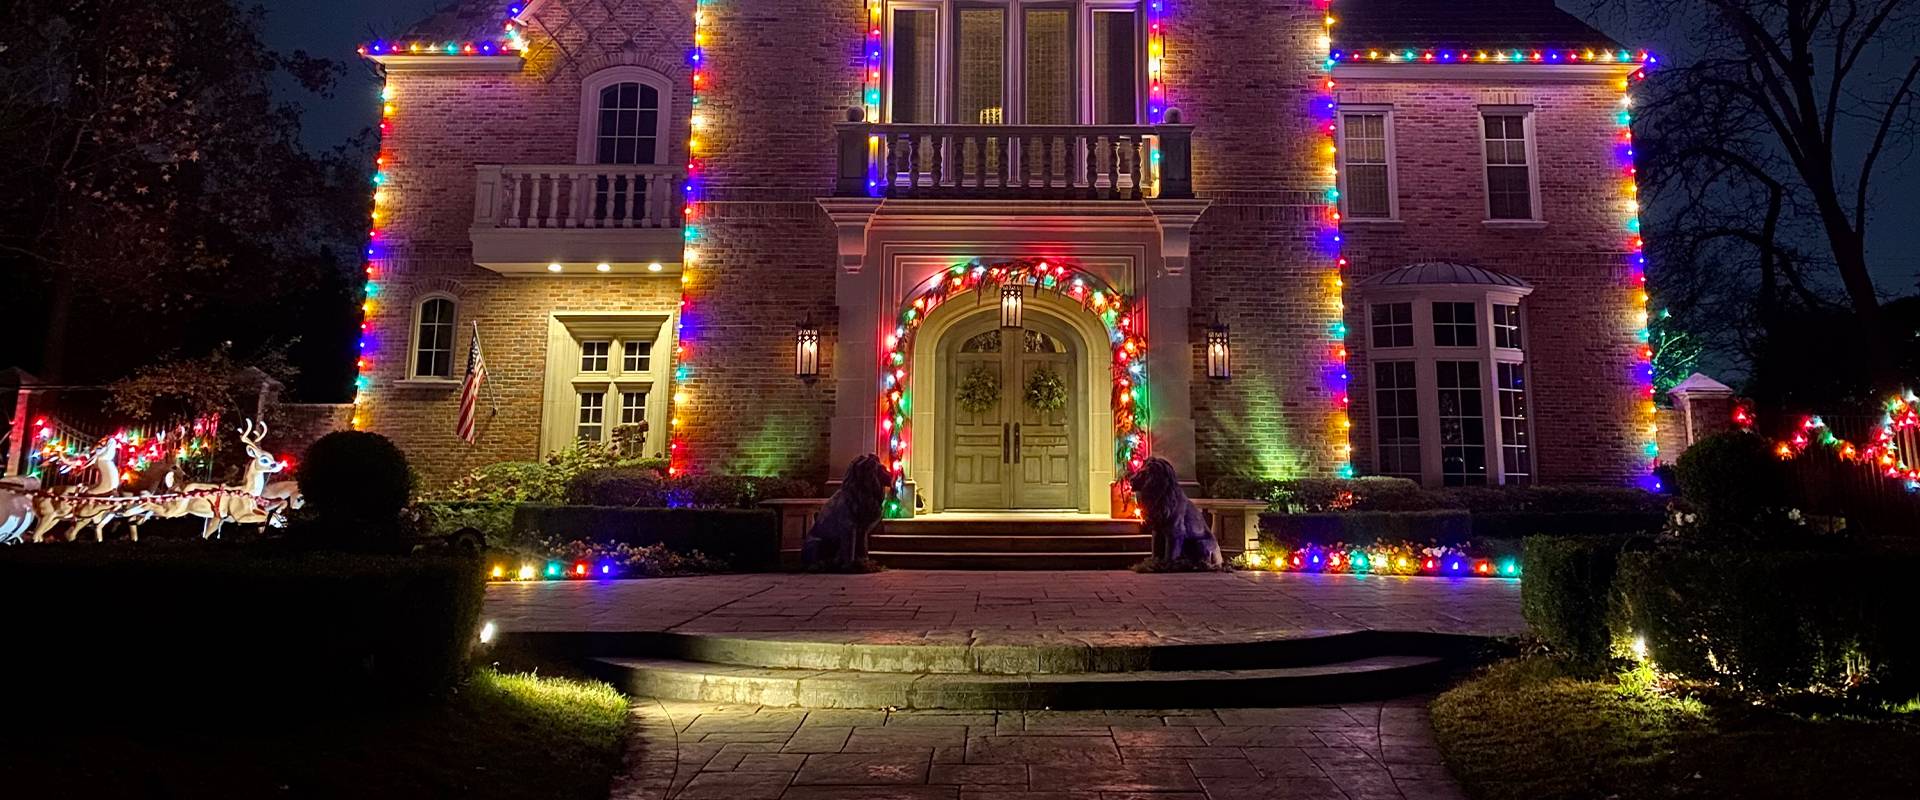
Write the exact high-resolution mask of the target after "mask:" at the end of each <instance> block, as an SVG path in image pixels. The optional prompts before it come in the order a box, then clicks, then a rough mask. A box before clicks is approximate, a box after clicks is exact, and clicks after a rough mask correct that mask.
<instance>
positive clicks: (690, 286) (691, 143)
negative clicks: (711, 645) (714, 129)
mask: <svg viewBox="0 0 1920 800" xmlns="http://www.w3.org/2000/svg"><path fill="white" fill-rule="evenodd" d="M712 5H713V0H695V3H694V10H693V47H692V49H690V50H688V51H687V71H688V73H689V75H691V82H692V88H693V95H692V96H693V100H692V103H693V116H692V120H691V127H692V128H693V131H692V133H691V134H689V135H688V136H687V182H686V185H685V186H684V187H683V193H684V195H685V206H683V208H682V210H681V229H680V233H681V238H682V239H683V243H682V246H681V255H680V315H679V321H678V323H677V324H676V325H675V327H674V346H673V386H672V391H673V394H672V395H671V396H670V398H669V399H670V401H671V405H670V406H669V407H668V411H667V416H668V419H667V429H668V430H667V475H669V476H678V475H685V474H687V473H688V472H690V471H691V470H692V469H693V462H692V454H691V453H690V452H689V451H688V448H687V426H686V422H687V411H688V400H689V397H690V394H691V392H692V391H693V387H692V379H693V351H694V348H695V346H696V335H697V332H698V330H699V326H698V320H699V317H698V310H699V309H698V306H696V305H695V304H694V300H693V298H694V294H695V292H696V291H697V288H696V284H695V283H694V280H693V268H694V265H695V264H696V263H698V261H699V255H700V233H701V229H700V219H701V211H702V207H701V202H700V201H701V194H700V190H701V185H702V176H701V171H702V169H701V168H702V166H703V165H702V163H701V161H702V159H701V156H702V154H703V153H704V150H705V144H706V136H707V135H708V133H707V129H708V126H709V124H710V123H709V121H708V120H709V117H708V114H707V110H706V108H705V106H704V105H703V101H704V100H705V97H706V95H707V93H708V92H709V91H710V89H711V75H710V74H709V72H708V69H707V30H708V26H709V25H711V24H712V11H711V10H710V8H711V6H712Z"/></svg>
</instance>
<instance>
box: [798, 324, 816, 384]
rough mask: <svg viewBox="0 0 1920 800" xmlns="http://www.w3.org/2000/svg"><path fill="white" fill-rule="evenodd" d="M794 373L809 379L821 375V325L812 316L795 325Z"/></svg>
mask: <svg viewBox="0 0 1920 800" xmlns="http://www.w3.org/2000/svg"><path fill="white" fill-rule="evenodd" d="M793 374H794V375H795V376H797V377H800V378H803V379H805V380H809V381H810V380H813V379H814V378H817V377H820V326H818V325H815V324H813V318H812V317H808V318H807V320H806V321H805V322H802V323H800V324H799V325H797V326H794V329H793Z"/></svg>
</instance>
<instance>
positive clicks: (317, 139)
mask: <svg viewBox="0 0 1920 800" xmlns="http://www.w3.org/2000/svg"><path fill="white" fill-rule="evenodd" d="M760 1H761V2H764V1H765V0H760ZM241 2H247V0H241ZM257 2H259V3H260V4H261V5H263V6H265V7H266V9H267V23H266V39H267V44H268V45H269V46H271V47H273V48H274V49H276V50H281V51H292V50H295V49H304V50H306V51H308V52H309V53H311V54H313V55H316V56H325V57H328V58H334V59H338V60H340V61H342V62H344V63H345V64H346V65H347V74H346V77H345V78H344V79H342V80H341V82H340V85H339V87H338V89H337V90H336V91H335V93H334V96H333V97H332V98H319V97H314V96H312V95H307V94H305V93H304V92H299V91H297V90H293V91H288V92H286V93H285V96H286V99H287V100H288V101H291V102H297V103H299V104H300V105H302V106H303V107H304V108H305V126H306V127H305V139H306V142H307V145H308V146H309V147H312V148H316V149H325V148H330V147H332V146H333V145H336V144H339V143H341V142H343V141H345V140H346V139H347V138H348V137H349V136H351V135H353V134H354V133H355V132H357V131H359V130H361V129H362V128H366V127H369V126H371V125H373V124H374V123H375V122H376V116H377V114H378V112H379V101H378V97H377V94H378V91H379V83H378V81H377V80H376V79H375V77H374V74H373V71H372V69H370V65H369V64H368V63H367V62H365V61H362V60H361V59H360V58H359V57H358V56H357V55H356V54H355V53H354V48H356V47H358V46H359V45H361V44H363V43H365V42H368V41H371V40H372V39H374V38H376V37H378V36H390V35H393V34H396V33H399V32H401V31H404V30H405V29H406V28H407V27H408V26H409V25H410V24H412V23H414V22H416V21H418V20H420V19H423V18H425V17H426V16H427V15H428V14H429V13H431V12H432V11H433V10H434V9H435V8H438V7H440V6H444V5H448V4H449V3H450V2H452V0H324V2H323V1H322V0H257ZM848 2H855V0H848ZM1563 5H1564V6H1565V7H1567V8H1569V9H1570V10H1574V11H1576V13H1578V12H1580V11H1581V10H1582V9H1581V8H1580V6H1581V5H1582V3H1581V2H1578V1H1576V2H1571V3H1564V4H1563ZM1583 16H1587V15H1585V14H1583ZM1589 20H1590V21H1591V22H1594V23H1596V25H1597V26H1598V27H1600V28H1601V29H1602V30H1606V31H1610V32H1614V35H1615V36H1617V37H1620V38H1628V36H1627V28H1626V27H1625V26H1622V25H1619V24H1617V21H1609V20H1606V19H1600V18H1592V17H1589ZM1654 38H1655V40H1654V41H1644V42H1642V41H1635V42H1634V44H1636V45H1640V46H1644V47H1646V48H1647V49H1650V50H1653V51H1654V52H1656V53H1659V54H1661V56H1662V57H1664V58H1666V59H1667V60H1668V61H1669V62H1671V61H1674V60H1677V59H1679V58H1684V57H1685V54H1684V52H1683V50H1684V48H1685V43H1683V42H1663V41H1658V38H1659V37H1658V36H1657V35H1656V36H1655V37H1654ZM1896 57H1897V54H1896ZM1203 135H1204V134H1203ZM823 141H824V139H823ZM1908 154H1909V155H1911V148H1909V151H1908ZM1900 155H1901V154H1898V153H1889V154H1888V155H1887V156H1884V157H1883V158H1882V159H1881V163H1882V164H1883V165H1884V166H1883V167H1882V171H1881V172H1880V174H1879V175H1878V176H1877V177H1876V178H1875V181H1876V183H1875V185H1876V186H1877V187H1879V188H1878V190H1877V191H1876V192H1875V195H1876V199H1877V201H1878V202H1877V203H1876V210H1875V213H1874V216H1873V220H1872V222H1871V223H1870V225H1869V229H1868V238H1869V241H1868V243H1867V248H1868V255H1869V258H1871V259H1872V260H1873V261H1874V263H1875V264H1876V267H1877V269H1876V270H1875V272H1876V273H1877V283H1878V285H1879V286H1880V287H1881V291H1882V292H1883V293H1888V294H1894V295H1905V294H1912V293H1913V292H1914V290H1915V280H1916V277H1920V256H1916V253H1920V224H1916V223H1920V192H1915V191H1912V187H1914V186H1916V185H1920V159H1915V158H1911V157H1908V158H1901V157H1900ZM1843 156H1844V158H1843V159H1842V161H1843V163H1847V162H1852V163H1858V158H1859V154H1843ZM1658 271H1659V265H1657V264H1656V265H1654V280H1655V281H1656V282H1657V281H1658V279H1659V276H1658Z"/></svg>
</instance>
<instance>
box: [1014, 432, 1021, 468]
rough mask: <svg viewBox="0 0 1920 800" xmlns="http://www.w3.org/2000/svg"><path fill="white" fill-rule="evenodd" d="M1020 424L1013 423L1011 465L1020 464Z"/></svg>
mask: <svg viewBox="0 0 1920 800" xmlns="http://www.w3.org/2000/svg"><path fill="white" fill-rule="evenodd" d="M1020 459H1021V455H1020V423H1018V422H1016V423H1013V463H1015V464H1018V463H1020Z"/></svg>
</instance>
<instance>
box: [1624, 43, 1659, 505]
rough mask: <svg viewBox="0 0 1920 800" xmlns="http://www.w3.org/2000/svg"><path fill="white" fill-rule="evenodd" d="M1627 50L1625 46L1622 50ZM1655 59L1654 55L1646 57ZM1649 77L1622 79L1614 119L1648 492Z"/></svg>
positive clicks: (1651, 440)
mask: <svg viewBox="0 0 1920 800" xmlns="http://www.w3.org/2000/svg"><path fill="white" fill-rule="evenodd" d="M1621 54H1622V55H1624V54H1625V51H1621ZM1643 63H1645V64H1651V63H1653V62H1652V58H1651V57H1650V56H1649V57H1647V58H1646V59H1644V60H1643ZM1646 77H1647V71H1646V67H1645V66H1642V67H1641V68H1639V69H1636V70H1634V71H1633V72H1632V73H1630V74H1628V75H1626V76H1625V77H1622V78H1621V79H1620V83H1619V89H1620V107H1619V109H1618V110H1617V111H1615V112H1614V116H1613V121H1614V124H1615V125H1616V126H1618V128H1619V133H1618V139H1617V141H1616V142H1615V143H1614V152H1615V158H1616V161H1617V162H1618V163H1619V165H1620V179H1621V187H1620V188H1621V197H1620V210H1621V215H1622V216H1623V217H1624V221H1623V222H1622V224H1621V234H1622V236H1624V237H1625V242H1624V245H1625V248H1626V252H1627V276H1628V285H1627V287H1626V290H1625V293H1626V294H1627V296H1628V298H1629V300H1628V307H1629V308H1630V309H1631V314H1632V318H1633V322H1634V340H1635V344H1634V356H1633V368H1632V369H1633V380H1634V383H1635V386H1636V387H1637V388H1636V396H1635V397H1634V400H1633V403H1634V406H1635V408H1636V410H1637V411H1638V412H1639V415H1640V418H1641V419H1640V422H1639V423H1638V424H1639V426H1640V429H1641V431H1642V437H1643V438H1642V439H1641V445H1640V449H1641V455H1642V456H1643V457H1644V458H1645V459H1646V460H1645V462H1644V464H1645V468H1644V469H1643V470H1642V471H1641V473H1640V484H1641V486H1642V487H1644V488H1646V489H1647V490H1649V491H1655V492H1657V491H1660V490H1661V489H1662V487H1661V485H1660V478H1659V476H1657V475H1655V474H1654V467H1656V466H1658V465H1659V463H1660V442H1659V434H1660V428H1659V426H1658V425H1657V424H1656V422H1655V415H1656V414H1657V413H1658V412H1659V409H1658V408H1657V407H1656V406H1655V405H1654V387H1653V374H1654V370H1653V331H1652V330H1651V328H1650V327H1649V325H1650V319H1649V317H1648V314H1647V301H1648V297H1647V252H1646V241H1645V240H1643V239H1642V238H1641V237H1640V184H1639V182H1638V180H1637V177H1638V170H1636V169H1635V167H1634V164H1633V112H1632V108H1633V92H1632V89H1633V85H1634V84H1635V83H1638V82H1640V81H1642V80H1645V79H1646Z"/></svg>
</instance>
